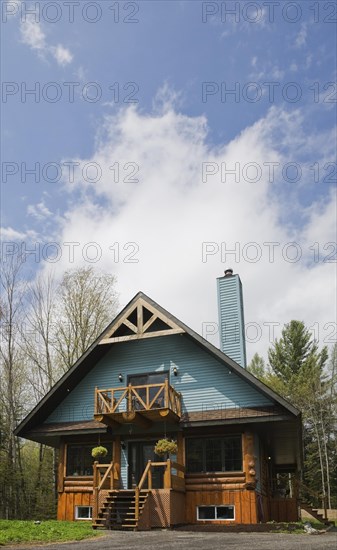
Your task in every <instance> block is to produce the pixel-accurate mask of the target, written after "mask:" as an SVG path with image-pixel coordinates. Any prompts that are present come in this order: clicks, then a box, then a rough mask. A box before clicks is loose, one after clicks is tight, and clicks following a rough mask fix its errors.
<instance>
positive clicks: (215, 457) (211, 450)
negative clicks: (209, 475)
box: [206, 439, 222, 472]
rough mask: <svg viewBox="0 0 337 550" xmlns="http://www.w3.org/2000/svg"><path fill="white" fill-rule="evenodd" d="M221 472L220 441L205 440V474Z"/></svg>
mask: <svg viewBox="0 0 337 550" xmlns="http://www.w3.org/2000/svg"><path fill="white" fill-rule="evenodd" d="M221 471H222V461H221V439H206V472H221Z"/></svg>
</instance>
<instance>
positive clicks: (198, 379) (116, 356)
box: [46, 335, 271, 422]
mask: <svg viewBox="0 0 337 550" xmlns="http://www.w3.org/2000/svg"><path fill="white" fill-rule="evenodd" d="M175 366H176V367H177V368H178V373H179V374H178V376H174V375H173V368H174V367H175ZM163 370H169V371H170V383H171V385H172V386H175V387H176V389H177V390H178V391H180V392H182V397H183V410H184V411H186V410H188V411H201V410H212V409H213V410H214V409H221V408H226V407H227V408H232V407H249V406H254V405H255V406H259V405H268V404H271V401H270V400H269V399H268V398H267V397H266V396H264V395H263V394H261V393H260V392H259V391H258V390H256V389H255V388H253V387H252V386H251V385H250V384H248V383H247V382H246V381H244V380H242V379H241V378H240V377H239V376H237V375H236V374H235V373H233V372H231V371H230V370H229V368H228V367H227V366H226V365H223V364H222V363H220V362H219V361H218V360H217V359H215V358H213V357H212V356H211V355H210V354H209V353H208V352H207V351H206V350H203V349H202V348H201V347H199V346H198V345H196V344H195V343H194V342H192V341H191V340H189V339H188V337H187V336H184V335H172V336H163V337H159V338H148V339H144V340H133V341H129V342H122V343H118V344H113V345H112V346H111V350H110V351H109V352H108V353H107V354H106V355H105V356H104V357H103V358H102V359H101V360H100V361H99V362H98V363H97V364H96V366H95V367H94V368H93V369H92V370H91V372H89V373H88V374H87V375H86V376H85V377H84V378H83V379H82V380H79V382H78V385H77V386H76V388H74V390H72V392H71V393H69V394H68V395H66V396H65V398H64V401H63V402H62V403H61V404H60V405H59V406H58V407H57V408H56V409H55V410H54V412H53V413H52V414H51V415H50V416H49V417H48V419H47V421H46V422H67V421H68V422H69V421H77V420H91V419H92V418H93V413H94V390H95V387H96V386H97V387H98V388H100V389H104V388H105V389H107V388H112V387H123V386H125V385H126V382H127V375H128V374H137V373H145V372H154V371H163ZM119 373H122V374H123V376H124V382H122V383H121V382H119V380H118V374H119Z"/></svg>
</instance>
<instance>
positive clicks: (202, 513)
mask: <svg viewBox="0 0 337 550" xmlns="http://www.w3.org/2000/svg"><path fill="white" fill-rule="evenodd" d="M198 518H199V519H215V506H199V507H198Z"/></svg>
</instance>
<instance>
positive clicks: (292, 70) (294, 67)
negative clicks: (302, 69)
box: [290, 62, 298, 73]
mask: <svg viewBox="0 0 337 550" xmlns="http://www.w3.org/2000/svg"><path fill="white" fill-rule="evenodd" d="M290 70H291V72H293V73H296V72H297V71H298V66H297V63H295V62H293V63H292V64H291V65H290Z"/></svg>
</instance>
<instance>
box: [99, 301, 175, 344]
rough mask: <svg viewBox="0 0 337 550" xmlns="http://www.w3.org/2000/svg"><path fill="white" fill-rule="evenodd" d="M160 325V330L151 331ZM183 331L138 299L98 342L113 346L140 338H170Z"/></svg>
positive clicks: (156, 309) (157, 310) (165, 316)
mask: <svg viewBox="0 0 337 550" xmlns="http://www.w3.org/2000/svg"><path fill="white" fill-rule="evenodd" d="M158 324H160V325H161V327H162V328H161V329H160V330H158V329H157V330H153V329H154V326H157V325H158ZM184 332H185V331H184V329H183V328H181V327H180V326H179V325H178V324H177V323H175V322H174V321H172V320H171V319H170V318H169V317H168V316H167V315H164V314H163V312H161V311H159V309H158V308H156V307H155V306H153V305H152V304H150V303H149V302H148V301H147V300H144V298H138V299H137V300H136V302H134V303H132V304H131V305H130V306H129V307H127V309H126V310H125V311H124V314H123V315H122V317H120V318H119V319H118V320H117V321H116V322H115V323H114V324H113V325H112V326H110V327H109V330H108V331H106V333H105V334H104V336H103V337H102V338H101V339H100V341H99V342H98V343H99V344H100V345H102V344H114V343H117V342H125V341H128V340H139V339H142V338H154V337H156V336H170V335H171V334H182V333H184Z"/></svg>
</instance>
